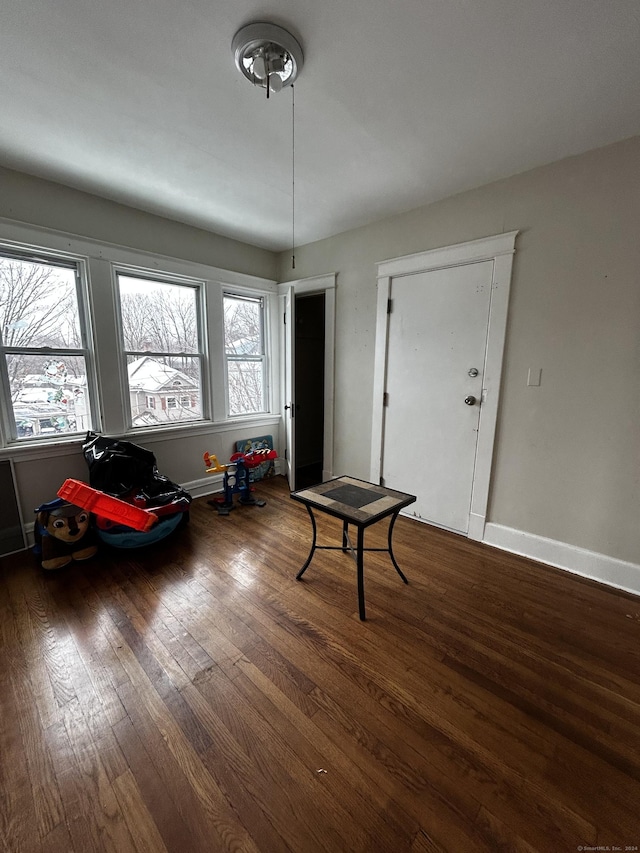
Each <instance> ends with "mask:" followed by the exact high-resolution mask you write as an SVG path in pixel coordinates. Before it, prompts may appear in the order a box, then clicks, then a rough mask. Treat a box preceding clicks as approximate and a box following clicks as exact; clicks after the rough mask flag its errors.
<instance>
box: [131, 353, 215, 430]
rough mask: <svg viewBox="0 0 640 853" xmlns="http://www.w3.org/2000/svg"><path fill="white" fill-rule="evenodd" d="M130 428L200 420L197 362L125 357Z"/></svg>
mask: <svg viewBox="0 0 640 853" xmlns="http://www.w3.org/2000/svg"><path fill="white" fill-rule="evenodd" d="M127 371H128V374H129V399H130V403H131V423H132V426H137V427H141V426H158V425H161V424H169V423H179V422H184V421H195V420H201V419H202V393H201V377H200V359H198V358H194V357H192V356H174V357H173V358H170V357H169V356H167V357H166V358H163V359H162V360H160V359H158V358H152V357H151V356H142V357H141V358H136V357H135V356H127Z"/></svg>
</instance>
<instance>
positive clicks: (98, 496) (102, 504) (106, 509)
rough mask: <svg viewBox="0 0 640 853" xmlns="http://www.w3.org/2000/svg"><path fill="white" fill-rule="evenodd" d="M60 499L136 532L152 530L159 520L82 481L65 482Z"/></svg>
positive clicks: (60, 489) (144, 510) (60, 490)
mask: <svg viewBox="0 0 640 853" xmlns="http://www.w3.org/2000/svg"><path fill="white" fill-rule="evenodd" d="M58 497H60V498H64V499H65V500H66V501H69V503H71V504H75V506H79V507H82V509H86V510H87V512H93V513H95V514H96V515H100V516H102V517H103V518H108V519H109V521H115V522H117V523H118V524H124V525H126V526H127V527H132V528H133V529H134V530H142V531H147V530H150V529H151V528H152V527H153V525H154V524H155V523H156V521H157V520H158V516H157V515H156V514H155V513H154V512H150V511H149V510H148V509H142V508H141V507H137V506H133V505H132V504H129V503H127V502H126V501H121V500H120V499H119V498H114V497H112V496H111V495H106V494H105V493H104V492H101V491H99V489H94V488H92V487H91V486H88V485H87V484H86V483H82V482H81V481H80V480H65V481H64V483H63V484H62V485H61V486H60V488H59V489H58Z"/></svg>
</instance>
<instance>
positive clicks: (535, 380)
mask: <svg viewBox="0 0 640 853" xmlns="http://www.w3.org/2000/svg"><path fill="white" fill-rule="evenodd" d="M541 379H542V368H540V367H530V368H529V373H528V374H527V385H529V386H531V387H535V388H537V387H538V386H539V385H540V380H541Z"/></svg>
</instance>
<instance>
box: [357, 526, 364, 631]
mask: <svg viewBox="0 0 640 853" xmlns="http://www.w3.org/2000/svg"><path fill="white" fill-rule="evenodd" d="M356 562H357V566H358V609H359V611H360V619H361V620H362V621H363V622H364V620H365V619H366V616H365V612H364V527H358V551H357V560H356Z"/></svg>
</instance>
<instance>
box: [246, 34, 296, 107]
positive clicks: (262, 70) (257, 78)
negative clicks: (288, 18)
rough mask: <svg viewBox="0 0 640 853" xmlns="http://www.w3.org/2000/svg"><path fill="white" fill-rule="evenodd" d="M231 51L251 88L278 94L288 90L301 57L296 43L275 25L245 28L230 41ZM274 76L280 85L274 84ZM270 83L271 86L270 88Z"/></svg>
mask: <svg viewBox="0 0 640 853" xmlns="http://www.w3.org/2000/svg"><path fill="white" fill-rule="evenodd" d="M231 50H232V52H233V57H234V60H235V63H236V67H237V68H238V70H239V71H240V72H241V73H242V74H243V75H244V76H245V77H246V78H247V80H249V81H250V82H251V83H253V85H254V86H262V87H263V88H267V79H268V80H269V90H270V91H272V92H279V91H280V90H281V89H283V88H284V87H286V86H291V84H292V83H293V82H294V80H295V79H296V77H297V76H298V74H299V72H300V70H301V68H302V64H303V62H304V57H303V54H302V48H301V47H300V44H299V43H298V41H297V40H296V39H295V38H294V37H293V36H292V35H291V33H289V32H287V30H285V29H283V28H282V27H278V26H277V25H276V24H268V23H255V24H248V25H247V26H246V27H242V29H240V30H238V32H237V33H236V34H235V36H234V37H233V41H232V43H231ZM275 76H277V77H279V78H280V81H281V84H282V85H279V84H278V83H277V82H275ZM272 83H273V84H274V85H272Z"/></svg>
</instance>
